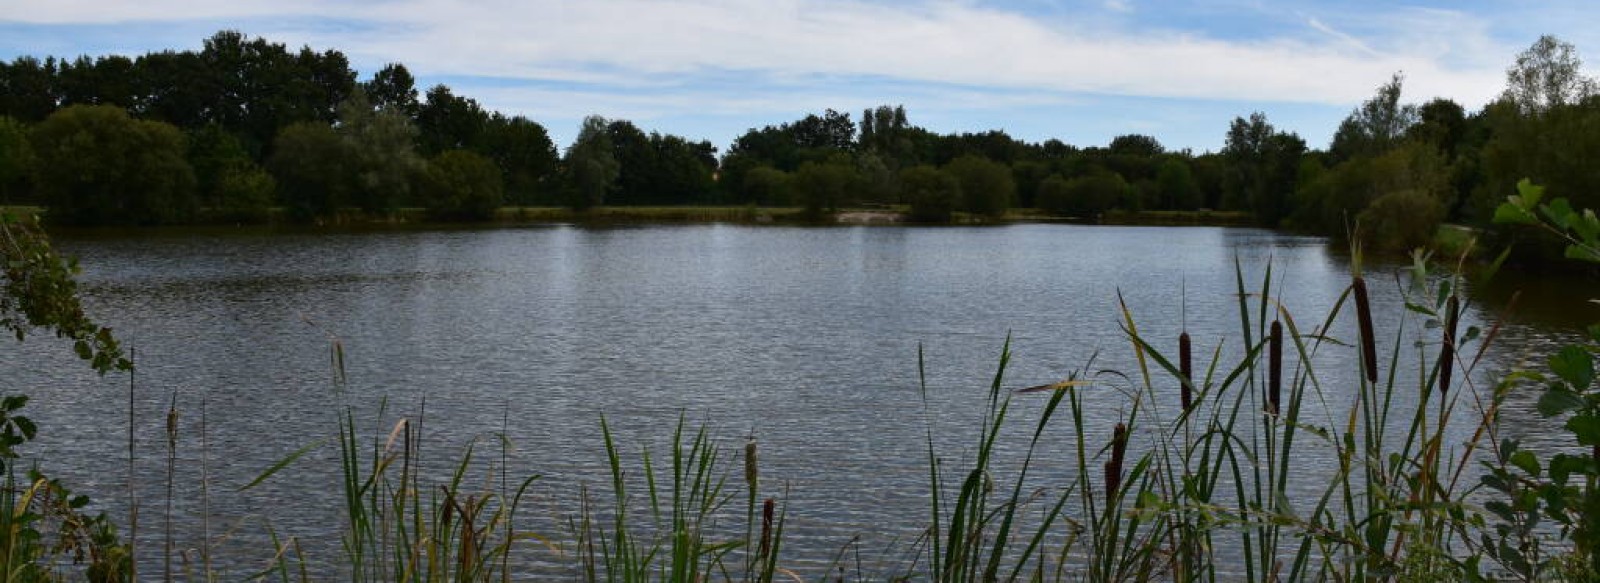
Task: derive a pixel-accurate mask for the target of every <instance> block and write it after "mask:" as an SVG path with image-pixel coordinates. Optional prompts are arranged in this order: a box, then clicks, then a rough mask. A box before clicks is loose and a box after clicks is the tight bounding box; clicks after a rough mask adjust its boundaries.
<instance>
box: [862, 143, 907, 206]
mask: <svg viewBox="0 0 1600 583" xmlns="http://www.w3.org/2000/svg"><path fill="white" fill-rule="evenodd" d="M856 175H857V176H858V177H859V178H860V182H859V184H858V185H857V188H856V191H857V192H859V193H860V196H861V200H863V201H870V202H876V203H893V202H896V201H898V200H899V199H900V175H899V173H897V172H895V171H894V170H893V169H891V168H890V166H889V163H887V162H885V161H884V158H883V156H880V155H878V153H877V152H875V151H869V152H861V153H859V154H857V155H856Z"/></svg>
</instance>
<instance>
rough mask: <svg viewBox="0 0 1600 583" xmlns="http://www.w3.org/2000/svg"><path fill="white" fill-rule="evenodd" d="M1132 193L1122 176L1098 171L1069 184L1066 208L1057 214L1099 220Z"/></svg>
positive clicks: (1130, 187) (1073, 180)
mask: <svg viewBox="0 0 1600 583" xmlns="http://www.w3.org/2000/svg"><path fill="white" fill-rule="evenodd" d="M1132 192H1133V187H1132V186H1130V185H1128V181H1127V180H1124V179H1123V178H1122V175H1121V174H1117V173H1116V172H1112V171H1110V170H1105V169H1097V170H1095V171H1093V172H1090V173H1089V174H1088V175H1085V176H1081V177H1078V178H1074V179H1072V180H1071V181H1070V182H1068V183H1067V188H1066V199H1067V203H1066V206H1065V207H1064V208H1059V209H1056V211H1055V212H1057V214H1062V215H1069V216H1077V217H1082V218H1098V217H1099V216H1100V215H1101V214H1103V213H1105V212H1106V211H1108V210H1111V209H1112V208H1114V207H1116V206H1117V203H1118V202H1119V201H1122V200H1125V199H1127V198H1128V197H1129V196H1130V195H1131V193H1132Z"/></svg>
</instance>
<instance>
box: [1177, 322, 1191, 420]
mask: <svg viewBox="0 0 1600 583" xmlns="http://www.w3.org/2000/svg"><path fill="white" fill-rule="evenodd" d="M1178 370H1179V371H1180V372H1182V373H1183V379H1182V380H1183V387H1182V388H1181V391H1180V392H1181V393H1182V395H1183V410H1184V411H1185V412H1187V411H1188V410H1189V408H1190V407H1192V406H1194V396H1193V395H1191V394H1190V391H1191V390H1192V389H1191V388H1190V385H1192V384H1194V363H1193V361H1191V360H1189V333H1188V332H1184V333H1182V334H1179V335H1178Z"/></svg>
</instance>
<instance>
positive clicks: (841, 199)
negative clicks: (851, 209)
mask: <svg viewBox="0 0 1600 583" xmlns="http://www.w3.org/2000/svg"><path fill="white" fill-rule="evenodd" d="M856 181H857V175H856V169H855V166H854V165H853V164H851V163H850V159H849V157H848V156H846V155H844V154H839V155H836V156H834V157H832V158H829V159H828V160H827V161H825V162H821V163H818V162H806V163H804V164H801V165H800V169H799V170H796V171H795V173H794V179H793V181H792V182H791V184H792V185H793V188H794V194H795V198H796V199H797V202H799V203H800V206H802V207H804V208H805V213H806V216H807V217H808V218H810V219H811V220H817V219H820V218H822V216H823V215H824V214H825V213H832V212H834V211H837V210H839V207H840V206H843V205H844V204H845V203H846V202H847V201H848V200H849V197H850V196H851V195H852V192H851V188H853V187H854V186H855V184H856Z"/></svg>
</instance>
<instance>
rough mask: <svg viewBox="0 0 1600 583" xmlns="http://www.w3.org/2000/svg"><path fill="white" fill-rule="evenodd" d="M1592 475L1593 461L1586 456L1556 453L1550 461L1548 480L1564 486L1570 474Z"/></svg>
mask: <svg viewBox="0 0 1600 583" xmlns="http://www.w3.org/2000/svg"><path fill="white" fill-rule="evenodd" d="M1592 473H1594V459H1593V458H1590V457H1588V456H1575V455H1567V454H1564V453H1558V454H1556V455H1555V457H1554V458H1551V460H1550V480H1551V481H1553V482H1555V483H1557V484H1561V485H1566V483H1567V477H1568V476H1571V475H1572V474H1580V475H1589V474H1592Z"/></svg>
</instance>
